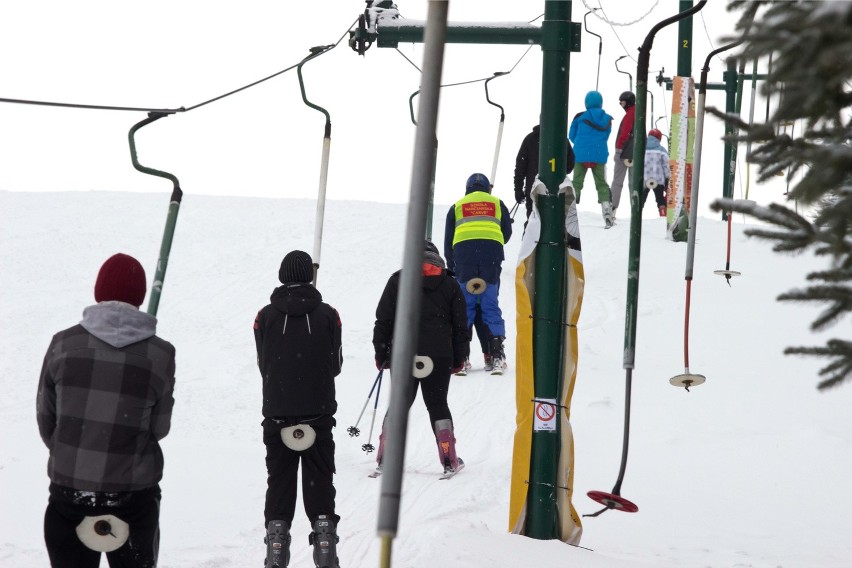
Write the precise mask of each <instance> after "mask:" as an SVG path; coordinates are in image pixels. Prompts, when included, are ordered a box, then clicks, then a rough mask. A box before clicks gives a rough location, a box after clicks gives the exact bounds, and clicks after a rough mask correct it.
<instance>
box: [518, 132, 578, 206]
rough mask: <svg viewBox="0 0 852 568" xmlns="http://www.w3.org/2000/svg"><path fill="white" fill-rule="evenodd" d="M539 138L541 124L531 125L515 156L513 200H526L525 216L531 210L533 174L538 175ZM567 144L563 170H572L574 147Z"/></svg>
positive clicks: (519, 201) (520, 201) (567, 142)
mask: <svg viewBox="0 0 852 568" xmlns="http://www.w3.org/2000/svg"><path fill="white" fill-rule="evenodd" d="M540 140H541V125H540V124H536V125H535V126H533V129H532V132H530V133H529V134H527V135H526V136H525V137H524V141H523V142H521V148H520V149H519V150H518V156H517V157H516V158H515V201H517V202H518V203H523V202H524V200H526V206H527V218H529V216H530V213H531V212H532V198H531V197H530V190H531V189H532V185H533V182H534V181H535V176H537V175H538V149H539V145H540V143H541V142H540ZM565 143H566V144H567V145H568V146H567V147H568V154H567V156H566V159H565V172H566V174H567V172H572V171H574V149H573V148H571V142H569V141H568V140H566V141H565Z"/></svg>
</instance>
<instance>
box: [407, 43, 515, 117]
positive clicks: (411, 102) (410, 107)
mask: <svg viewBox="0 0 852 568" xmlns="http://www.w3.org/2000/svg"><path fill="white" fill-rule="evenodd" d="M531 48H532V46H529V47H528V48H527V49H526V51H524V53H523V55H521V57H519V58H518V60H517V61H516V62H515V64H514V65H513V66H512V68H511V69H510V70H509V71H505V72H502V71H498V72H496V73H492V74H491V75H490V76H488V77H482V78H480V79H471V80H469V81H459V82H457V83H445V84H443V85H441V86H440V88H441V89H443V88H445V87H459V86H461V85H470V84H473V83H481V82H482V81H489V80H491V79H494V78H495V76H496V75H497V73H500V75H499V76H501V77H502V76H506V75H508V74H510V73H511V72H512V71H514V70H515V68H516V67H517V66H518V64H519V63H520V62H521V60H522V59H523V58H524V57H526V55H527V53H529V51H530V49H531ZM406 59H407V58H406ZM415 67H416V66H415ZM418 94H420V89H417V90H416V91H414V92H413V93H411V96H410V97H408V110H409V112H410V113H411V122H412V123H414V124H415V125H416V124H417V120H416V119H415V118H414V97H416V96H417V95H418Z"/></svg>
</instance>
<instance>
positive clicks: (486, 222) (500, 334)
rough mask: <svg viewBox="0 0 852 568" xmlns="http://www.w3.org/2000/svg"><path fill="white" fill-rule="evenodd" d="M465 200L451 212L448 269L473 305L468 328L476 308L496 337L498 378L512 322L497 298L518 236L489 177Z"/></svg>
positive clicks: (473, 183) (480, 178) (477, 178)
mask: <svg viewBox="0 0 852 568" xmlns="http://www.w3.org/2000/svg"><path fill="white" fill-rule="evenodd" d="M465 189H466V193H465V196H464V197H462V198H461V199H459V200H458V201H456V203H455V204H454V205H453V206H452V207H450V210H449V212H447V221H446V228H445V231H444V256H445V257H446V259H447V268H448V269H449V270H451V271H452V272H453V273H454V274H455V277H456V280H457V281H458V282H459V285H460V286H461V288H462V292H463V293H464V297H465V301H466V303H467V320H468V326H470V325H473V320H474V316H475V314H476V306H477V304H479V308H480V310H481V312H482V320H483V322H485V325H486V326H488V331H489V334H490V336H491V337H490V340H489V343H490V347H491V349H490V354H491V361H490V362H489V361H486V365H487V364H488V363H491V366H492V367H493V370H492V371H491V374H492V375H502V374H503V369H504V368H505V365H504V363H505V360H506V353H505V351H504V350H503V340H504V339H505V338H506V322H505V321H504V320H503V314H502V312H501V311H500V305H499V303H498V301H497V296H498V294H499V292H500V271H501V267H502V263H503V260H504V258H505V256H504V255H503V245H505V244H506V243H507V242H508V241H509V238H510V237H511V236H512V218H511V217H510V216H509V209H508V208H507V207H506V204H505V203H503V201H501V200H500V198H498V197H495V196H493V195H491V183H490V182H489V181H488V178H487V177H485V175H484V174H473V175H472V176H470V177H469V178H468V179H467V184H466V185H465Z"/></svg>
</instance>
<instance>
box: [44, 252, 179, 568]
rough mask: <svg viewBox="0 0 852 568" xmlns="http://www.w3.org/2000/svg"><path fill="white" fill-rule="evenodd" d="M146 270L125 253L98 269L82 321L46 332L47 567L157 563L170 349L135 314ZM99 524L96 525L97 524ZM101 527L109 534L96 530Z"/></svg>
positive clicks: (153, 323)
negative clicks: (92, 298) (104, 555)
mask: <svg viewBox="0 0 852 568" xmlns="http://www.w3.org/2000/svg"><path fill="white" fill-rule="evenodd" d="M145 292H146V283H145V270H144V269H143V268H142V265H141V264H139V262H138V261H137V260H136V259H135V258H133V257H130V256H127V255H125V254H116V255H114V256H112V257H110V258H109V259H107V261H106V262H104V264H103V266H101V269H100V271H99V272H98V277H97V281H96V282H95V301H97V302H98V303H97V304H96V305H93V306H89V307H87V308H86V309H85V310H83V320H82V321H81V322H80V324H79V325H75V326H73V327H71V328H68V329H66V330H64V331H60V332H59V333H57V334H56V335H54V336H53V340H52V341H51V343H50V347H49V348H48V350H47V354H46V355H45V357H44V364H43V366H42V370H41V377H40V378H39V385H38V394H37V397H36V412H37V417H38V428H39V433H40V434H41V438H42V440H43V441H44V443H45V445H46V446H47V448H48V450H50V458H49V460H48V464H47V473H48V476H49V477H50V498H49V500H48V506H47V510H46V511H45V516H44V539H45V544H46V545H47V552H48V556H49V557H50V563H51V566H53V567H54V568H57V567H72V566H97V565H98V563H99V562H100V555H101V552H106V553H107V558H108V560H109V563H110V566H125V567H143V566H145V567H150V566H156V563H157V551H158V545H159V537H160V532H159V511H160V487H159V482H160V480H161V479H162V477H163V453H162V451H161V449H160V445H159V440H161V439H163V438H164V437H165V436H166V434H168V433H169V428H170V425H171V416H172V407H173V405H174V398H173V391H174V384H175V349H174V347H173V346H172V345H171V344H170V343H169V342H167V341H165V340H163V339H160V338H159V337H157V336H156V327H157V320H156V318H155V317H154V316H151V315H149V314H147V313H145V312H142V311H139V306H140V305H142V302H143V300H144V299H145ZM99 527H100V530H99ZM103 530H107V531H108V532H107V533H104V532H102V531H103Z"/></svg>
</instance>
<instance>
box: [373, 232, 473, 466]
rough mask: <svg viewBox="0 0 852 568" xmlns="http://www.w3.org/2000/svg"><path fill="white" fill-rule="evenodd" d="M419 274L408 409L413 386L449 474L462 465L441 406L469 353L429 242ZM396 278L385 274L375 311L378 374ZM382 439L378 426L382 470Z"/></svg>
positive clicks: (463, 317)
mask: <svg viewBox="0 0 852 568" xmlns="http://www.w3.org/2000/svg"><path fill="white" fill-rule="evenodd" d="M422 270H423V288H422V290H423V299H422V301H421V304H420V332H419V334H418V341H417V352H416V358H415V369H416V370H415V372H414V377H413V378H412V380H414V386H413V387H412V388H411V389H410V391H411V398H410V400H409V402H408V404H409V406H411V405H412V404H413V403H414V399H415V398H416V397H417V387H418V386H419V387H420V390H421V391H422V393H423V402H424V403H425V404H426V409H427V410H428V412H429V421H430V424H431V426H432V430H433V431H434V433H435V440H436V442H437V444H438V457H439V459H440V460H441V465H442V466H444V468H445V470H446V471H449V470H452V471H455V470H457V469H458V467H459V464H460V463H463V462H462V461H461V460H460V459H459V458H458V457H457V455H456V449H455V437H454V435H453V417H452V415H451V414H450V409H449V406H448V404H447V394H448V392H449V387H450V375H451V373H453V372H455V371H457V370H459V369H460V368H462V366H463V365H464V361H465V359H466V358H467V356H468V354H469V351H470V332H469V330H468V323H467V313H466V306H465V301H464V296H462V293H461V290H460V289H459V286H458V284H457V283H456V281H455V280H454V279H453V277H452V276H450V275H449V274H448V273H447V270H446V265H445V264H444V260H443V259H442V258H441V255H440V254H438V248H437V247H436V246H435V245H434V244H432V243H431V242H429V241H426V242H425V245H424V253H423V264H422ZM400 274H401V271H397V272H394V273H393V274H391V276H390V278H389V279H388V282H387V284H386V285H385V289H384V292H382V297H381V299H380V300H379V304H378V306H377V307H376V324H375V326H374V327H373V348H374V350H375V355H376V366H377V367H380V368H381V367H382V365H383V364H385V366H387V365H388V364H389V362H390V353H391V342H392V340H393V333H394V317H395V314H396V302H397V298H398V297H399V279H400ZM410 372H411V371H409V369H402V370H400V371H399V372H397V373H396V374H395V375H394V376H395V377H396V380H397V381H403V380H408V379H409V378H410V377H411V374H409V373H410ZM385 436H386V430H385V427H384V425H383V426H382V433H381V435H380V436H379V451H378V455H377V456H376V460H377V462H378V465H379V468H381V465H382V456H383V453H384V444H385Z"/></svg>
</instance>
